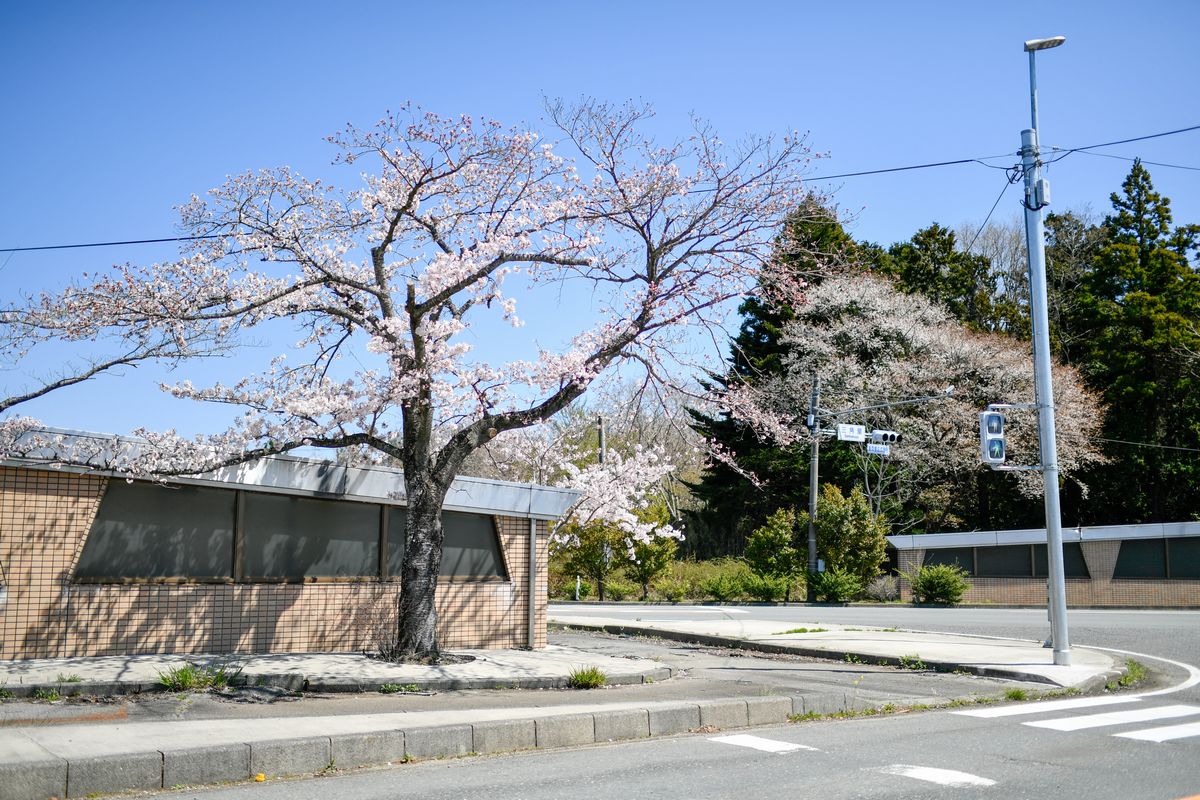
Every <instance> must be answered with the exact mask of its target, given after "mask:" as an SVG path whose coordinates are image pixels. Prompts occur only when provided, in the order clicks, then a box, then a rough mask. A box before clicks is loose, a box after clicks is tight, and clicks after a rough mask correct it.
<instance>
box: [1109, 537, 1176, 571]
mask: <svg viewBox="0 0 1200 800" xmlns="http://www.w3.org/2000/svg"><path fill="white" fill-rule="evenodd" d="M1113 577H1114V578H1165V577H1167V547H1166V542H1165V541H1164V540H1162V539H1127V540H1126V541H1123V542H1121V551H1120V552H1119V553H1118V554H1117V567H1116V569H1114V570H1113Z"/></svg>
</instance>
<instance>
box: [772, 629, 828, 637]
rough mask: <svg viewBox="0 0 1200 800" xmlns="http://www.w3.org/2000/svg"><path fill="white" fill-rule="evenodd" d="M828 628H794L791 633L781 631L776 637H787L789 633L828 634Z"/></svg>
mask: <svg viewBox="0 0 1200 800" xmlns="http://www.w3.org/2000/svg"><path fill="white" fill-rule="evenodd" d="M828 630H829V629H828V628H792V629H791V630H790V631H781V632H779V633H776V634H775V636H787V635H788V634H789V633H826V632H828Z"/></svg>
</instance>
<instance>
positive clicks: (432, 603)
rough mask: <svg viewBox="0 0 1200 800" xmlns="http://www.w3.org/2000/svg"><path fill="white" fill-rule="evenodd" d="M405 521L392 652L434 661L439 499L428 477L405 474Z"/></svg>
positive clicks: (442, 495)
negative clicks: (394, 643)
mask: <svg viewBox="0 0 1200 800" xmlns="http://www.w3.org/2000/svg"><path fill="white" fill-rule="evenodd" d="M405 483H406V484H407V486H408V520H407V529H406V531H405V537H406V542H405V551H404V568H403V571H402V572H401V576H400V602H399V609H398V612H399V615H398V618H397V635H396V653H395V656H396V658H398V659H399V660H401V661H437V659H438V658H439V656H440V655H441V651H440V649H439V647H438V638H437V605H436V595H437V582H438V573H439V572H440V571H441V566H442V516H441V515H442V500H443V499H444V498H445V495H446V491H445V489H442V488H441V487H439V486H437V485H436V482H435V481H434V480H433V479H432V478H431V477H430V476H428V475H424V476H422V475H410V474H408V473H407V470H406V474H405Z"/></svg>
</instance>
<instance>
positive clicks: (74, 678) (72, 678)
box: [54, 672, 83, 683]
mask: <svg viewBox="0 0 1200 800" xmlns="http://www.w3.org/2000/svg"><path fill="white" fill-rule="evenodd" d="M54 682H55V683H82V682H83V678H81V677H80V676H79V675H76V674H75V673H74V672H71V673H68V674H66V675H63V674H62V673H61V672H60V673H58V677H56V678H55V679H54Z"/></svg>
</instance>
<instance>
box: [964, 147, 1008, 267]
mask: <svg viewBox="0 0 1200 800" xmlns="http://www.w3.org/2000/svg"><path fill="white" fill-rule="evenodd" d="M1019 180H1021V171H1020V170H1019V169H1016V168H1015V167H1013V168H1011V169H1009V172H1008V177H1007V179H1006V180H1005V181H1004V188H1003V189H1001V190H1000V194H999V195H997V196H996V202H994V203H992V210H991V211H989V212H988V213H987V216H986V217H984V218H983V222H981V223H980V224H979V230H977V231H975V235H974V236H972V237H971V243H970V244H969V245H967V246H966V248H964V250H963V252H964V253H969V252H971V248H972V247H974V246H975V240H976V239H978V238H979V235H980V234H981V233H983V229H984V228H986V227H987V224H988V220H989V219H991V218H992V214H995V213H996V206H998V205H1000V200H1001V199H1003V198H1004V193H1005V192H1007V191H1008V187H1010V186H1012V185H1013V184H1014V183H1016V182H1017V181H1019Z"/></svg>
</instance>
